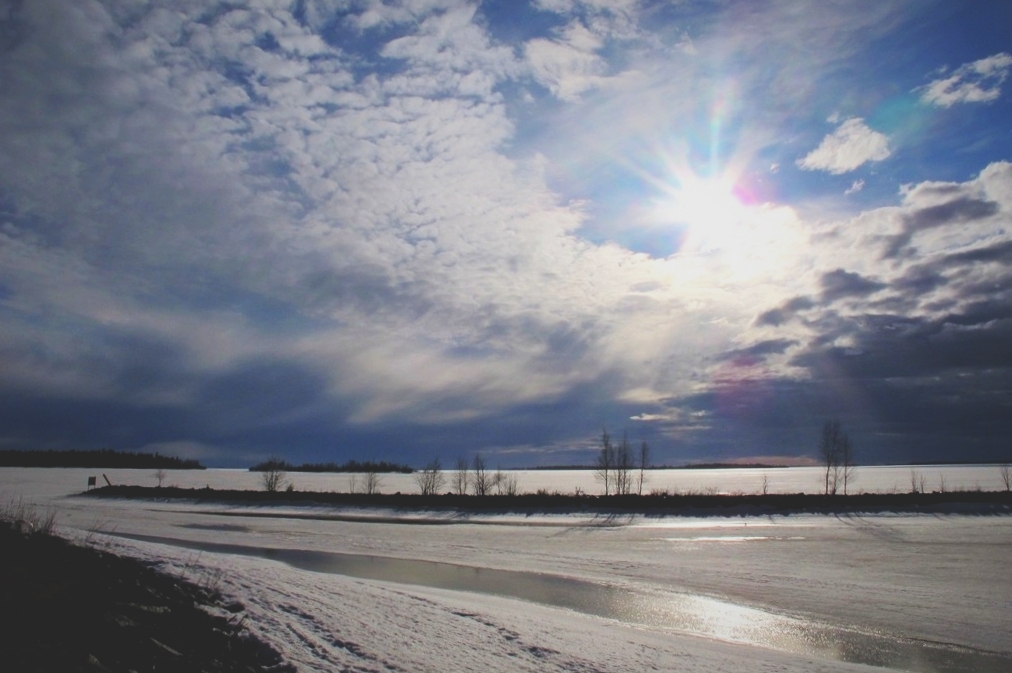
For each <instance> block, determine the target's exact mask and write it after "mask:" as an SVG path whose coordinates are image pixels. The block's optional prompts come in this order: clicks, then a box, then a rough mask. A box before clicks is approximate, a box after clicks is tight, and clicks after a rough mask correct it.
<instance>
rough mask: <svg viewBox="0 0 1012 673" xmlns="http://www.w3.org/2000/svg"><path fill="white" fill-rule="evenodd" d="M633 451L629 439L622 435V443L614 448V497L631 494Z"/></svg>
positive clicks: (624, 434)
mask: <svg viewBox="0 0 1012 673" xmlns="http://www.w3.org/2000/svg"><path fill="white" fill-rule="evenodd" d="M633 465H634V462H633V450H632V444H630V443H629V437H628V435H626V433H624V432H623V433H622V441H621V442H619V444H618V446H617V447H615V469H614V473H615V478H614V479H613V480H612V481H613V482H614V483H615V494H616V495H629V494H630V493H631V492H632V471H633Z"/></svg>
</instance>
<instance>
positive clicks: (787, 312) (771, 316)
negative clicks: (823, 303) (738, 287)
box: [755, 297, 815, 327]
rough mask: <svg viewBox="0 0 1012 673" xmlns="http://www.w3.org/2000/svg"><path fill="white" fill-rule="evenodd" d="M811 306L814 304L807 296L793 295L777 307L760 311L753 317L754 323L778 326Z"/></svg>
mask: <svg viewBox="0 0 1012 673" xmlns="http://www.w3.org/2000/svg"><path fill="white" fill-rule="evenodd" d="M813 306H815V302H814V301H812V300H811V299H809V298H808V297H794V298H793V299H790V300H788V301H786V302H784V303H783V304H781V305H780V306H778V307H777V308H773V309H770V310H768V311H764V312H763V313H760V314H759V315H758V316H757V317H756V319H755V324H756V325H758V326H760V327H762V326H768V327H779V326H780V325H783V324H784V323H787V322H790V321H791V320H792V319H793V318H794V315H795V314H796V313H798V312H799V311H804V310H807V309H810V308H812V307H813Z"/></svg>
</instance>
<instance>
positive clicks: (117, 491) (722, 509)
mask: <svg viewBox="0 0 1012 673" xmlns="http://www.w3.org/2000/svg"><path fill="white" fill-rule="evenodd" d="M82 495H88V496H91V497H112V498H136V499H157V500H163V501H164V500H194V501H197V502H219V503H230V504H238V503H242V504H250V505H267V504H288V505H296V504H302V505H342V506H354V507H385V508H390V509H395V510H402V511H451V512H461V513H489V514H494V513H520V514H531V513H555V514H562V513H589V514H644V515H647V516H769V515H778V514H779V515H785V514H859V513H876V512H896V513H926V514H1012V493H1010V492H1008V491H946V492H942V493H860V494H855V495H812V494H802V493H796V494H779V493H778V494H772V493H771V494H768V495H672V494H661V495H611V496H598V495H587V494H578V495H574V494H564V493H524V494H520V495H487V496H480V497H479V496H474V495H454V494H449V493H446V494H443V495H419V494H412V493H406V494H405V493H376V494H364V493H337V492H321V491H283V492H282V491H279V492H267V491H250V490H218V489H212V488H199V489H197V488H176V487H169V488H154V487H147V486H106V487H104V488H97V489H93V490H91V491H88V492H87V493H85V494H82Z"/></svg>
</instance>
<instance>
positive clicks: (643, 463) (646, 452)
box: [636, 442, 650, 495]
mask: <svg viewBox="0 0 1012 673" xmlns="http://www.w3.org/2000/svg"><path fill="white" fill-rule="evenodd" d="M649 462H650V447H649V446H647V443H646V442H640V475H639V479H638V480H637V481H636V493H638V494H639V495H643V482H644V481H646V474H645V473H646V469H647V464H648V463H649Z"/></svg>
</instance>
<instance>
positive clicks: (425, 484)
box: [415, 458, 445, 495]
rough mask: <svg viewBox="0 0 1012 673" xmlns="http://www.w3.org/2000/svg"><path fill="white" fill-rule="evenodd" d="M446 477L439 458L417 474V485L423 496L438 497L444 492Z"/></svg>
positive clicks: (434, 459)
mask: <svg viewBox="0 0 1012 673" xmlns="http://www.w3.org/2000/svg"><path fill="white" fill-rule="evenodd" d="M444 480H445V477H444V475H443V466H442V464H441V463H440V462H439V458H433V459H432V460H430V461H429V462H428V464H426V466H425V467H423V468H422V469H421V470H419V471H418V472H416V473H415V483H416V484H418V490H419V491H421V493H422V495H436V494H437V493H439V492H440V491H441V490H443V483H444Z"/></svg>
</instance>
